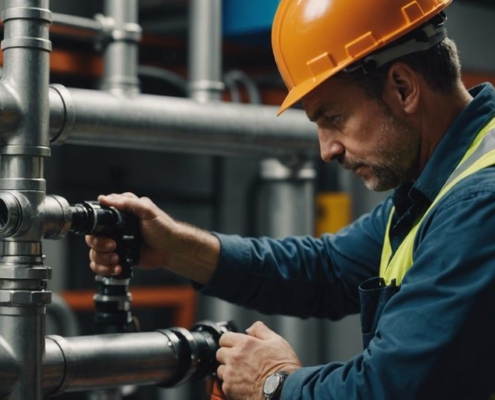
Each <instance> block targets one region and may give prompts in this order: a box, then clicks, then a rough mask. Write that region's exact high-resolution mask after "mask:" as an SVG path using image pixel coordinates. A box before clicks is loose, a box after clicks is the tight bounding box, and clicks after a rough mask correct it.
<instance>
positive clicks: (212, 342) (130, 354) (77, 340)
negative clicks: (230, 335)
mask: <svg viewBox="0 0 495 400" xmlns="http://www.w3.org/2000/svg"><path fill="white" fill-rule="evenodd" d="M233 328H234V327H233V326H232V325H231V324H230V323H225V322H220V323H214V322H210V321H203V322H201V323H198V324H196V325H195V326H193V328H192V329H191V330H186V329H184V328H178V327H175V328H170V329H164V330H160V331H155V332H138V333H120V334H105V335H95V336H77V337H69V338H63V337H61V336H55V335H53V336H47V337H46V340H45V341H46V344H45V348H46V352H45V358H44V361H43V371H42V375H43V392H44V393H45V394H48V395H54V394H55V395H59V394H62V393H64V392H75V391H88V390H98V389H104V388H111V387H119V386H124V385H152V384H158V385H160V386H163V387H173V386H176V385H179V384H181V383H183V382H186V381H188V380H198V379H202V378H204V377H207V376H210V375H212V374H213V373H214V372H215V371H216V368H217V365H218V364H217V362H216V359H215V358H216V352H217V350H218V348H219V345H218V342H219V339H220V336H221V335H222V334H223V333H224V332H226V331H229V330H232V329H233ZM0 339H1V338H0ZM0 344H1V342H0ZM2 356H3V354H2ZM4 359H5V356H3V357H0V366H3V365H4V364H6V363H4V362H3V361H4Z"/></svg>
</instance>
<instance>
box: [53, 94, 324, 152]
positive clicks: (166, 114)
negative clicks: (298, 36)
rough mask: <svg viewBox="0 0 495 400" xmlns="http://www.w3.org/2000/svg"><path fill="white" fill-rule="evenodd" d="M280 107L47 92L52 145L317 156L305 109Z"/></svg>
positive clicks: (172, 98)
mask: <svg viewBox="0 0 495 400" xmlns="http://www.w3.org/2000/svg"><path fill="white" fill-rule="evenodd" d="M276 111H277V108H276V107H271V106H255V105H240V104H231V103H220V102H215V103H203V104H199V103H197V102H195V101H192V100H189V99H181V98H174V97H164V96H153V95H141V96H138V97H136V98H132V99H127V98H122V97H121V96H114V95H112V94H110V93H105V92H100V91H94V90H85V89H67V88H65V87H63V86H60V85H54V86H53V87H52V90H51V91H50V128H51V129H50V131H51V136H52V137H51V140H52V144H62V143H69V144H78V145H87V146H101V147H113V148H130V149H135V150H138V149H139V150H153V151H166V152H180V153H186V154H187V153H196V154H212V155H227V156H228V155H237V156H252V157H255V156H258V157H279V158H282V159H286V158H299V157H301V158H304V159H306V158H307V157H312V156H315V155H316V154H318V140H317V135H316V129H315V127H314V125H313V124H312V123H310V122H309V121H308V119H307V118H306V116H305V114H304V113H303V112H302V111H298V110H288V111H287V112H286V113H284V115H283V116H281V117H276Z"/></svg>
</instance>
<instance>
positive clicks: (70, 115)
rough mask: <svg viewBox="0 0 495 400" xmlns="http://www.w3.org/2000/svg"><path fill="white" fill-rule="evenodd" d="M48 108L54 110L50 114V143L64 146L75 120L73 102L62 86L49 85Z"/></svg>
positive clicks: (67, 91)
mask: <svg viewBox="0 0 495 400" xmlns="http://www.w3.org/2000/svg"><path fill="white" fill-rule="evenodd" d="M49 98H50V106H51V107H52V109H54V110H56V112H55V113H52V114H50V142H51V144H52V145H54V144H64V142H65V141H66V140H67V138H68V137H69V136H70V134H71V132H72V129H73V127H74V121H75V119H76V112H75V108H74V101H73V100H72V96H71V94H70V92H69V90H68V89H67V88H66V87H65V86H63V85H58V84H57V85H51V86H50V91H49Z"/></svg>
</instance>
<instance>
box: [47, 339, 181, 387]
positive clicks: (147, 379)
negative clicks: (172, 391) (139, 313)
mask: <svg viewBox="0 0 495 400" xmlns="http://www.w3.org/2000/svg"><path fill="white" fill-rule="evenodd" d="M169 344H170V345H169ZM178 364H179V360H178V357H177V354H176V352H175V349H174V347H173V345H172V343H171V341H170V339H169V338H168V337H167V336H166V335H164V334H161V333H158V332H143V333H134V334H132V333H129V334H126V335H118V334H111V335H97V336H76V337H70V338H63V337H60V336H48V337H47V338H46V357H45V364H44V370H43V375H44V378H43V389H44V392H45V394H53V393H63V392H68V391H82V390H84V391H86V390H94V389H101V388H106V387H116V386H123V385H134V384H136V385H149V384H156V383H159V382H163V381H167V380H168V379H170V377H171V376H173V374H174V373H175V371H176V370H177V368H178Z"/></svg>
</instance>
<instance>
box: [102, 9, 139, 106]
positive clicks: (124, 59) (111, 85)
mask: <svg viewBox="0 0 495 400" xmlns="http://www.w3.org/2000/svg"><path fill="white" fill-rule="evenodd" d="M104 12H105V16H106V18H108V19H110V21H112V26H111V29H110V30H109V35H108V43H107V44H106V46H105V48H104V51H105V52H104V73H103V80H102V82H101V89H102V90H106V91H109V92H112V93H114V94H119V95H126V96H133V95H137V94H139V79H138V78H137V68H138V50H139V49H138V45H139V42H140V40H141V34H142V30H141V27H140V26H139V25H138V0H124V1H123V0H105V7H104Z"/></svg>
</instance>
